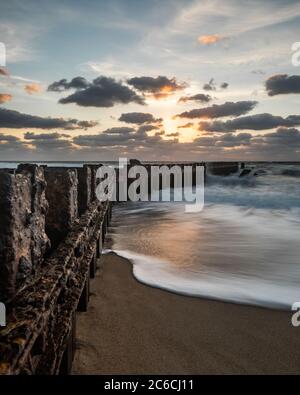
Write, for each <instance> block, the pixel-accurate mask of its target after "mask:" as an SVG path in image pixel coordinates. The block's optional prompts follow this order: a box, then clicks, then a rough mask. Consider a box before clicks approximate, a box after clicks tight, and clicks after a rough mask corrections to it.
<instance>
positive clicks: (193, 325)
mask: <svg viewBox="0 0 300 395" xmlns="http://www.w3.org/2000/svg"><path fill="white" fill-rule="evenodd" d="M102 259H103V260H102V263H101V268H100V269H99V270H98V272H97V276H96V278H95V279H94V280H92V281H91V298H90V304H89V310H88V312H87V313H78V314H77V351H76V355H75V360H74V365H73V374H287V373H295V374H300V352H299V350H300V327H298V328H294V327H293V326H292V325H291V313H290V312H282V311H275V310H269V309H263V308H257V307H249V306H242V305H234V304H230V303H222V302H215V301H209V300H205V299H200V298H192V297H186V296H181V295H177V294H175V293H171V292H166V291H163V290H160V289H156V288H151V287H149V286H146V285H143V284H141V283H139V282H138V281H136V280H135V278H134V277H133V275H132V266H131V263H130V262H128V261H127V260H125V259H123V258H120V257H118V256H116V255H115V254H108V255H105V256H104V257H103V258H102Z"/></svg>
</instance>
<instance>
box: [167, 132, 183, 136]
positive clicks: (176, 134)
mask: <svg viewBox="0 0 300 395" xmlns="http://www.w3.org/2000/svg"><path fill="white" fill-rule="evenodd" d="M166 136H167V137H179V136H180V133H178V132H174V133H168V134H166Z"/></svg>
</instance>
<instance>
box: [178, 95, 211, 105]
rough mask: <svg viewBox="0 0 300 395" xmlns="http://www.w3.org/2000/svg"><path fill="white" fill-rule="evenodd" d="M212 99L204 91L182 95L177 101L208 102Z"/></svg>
mask: <svg viewBox="0 0 300 395" xmlns="http://www.w3.org/2000/svg"><path fill="white" fill-rule="evenodd" d="M211 100H212V97H211V96H210V95H206V94H204V93H198V94H196V95H192V96H183V97H181V98H180V99H179V100H178V103H186V102H188V101H196V102H200V103H208V102H210V101H211Z"/></svg>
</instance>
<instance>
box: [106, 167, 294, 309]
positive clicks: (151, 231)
mask: <svg viewBox="0 0 300 395" xmlns="http://www.w3.org/2000/svg"><path fill="white" fill-rule="evenodd" d="M252 168H253V170H252V171H251V173H250V174H249V175H248V176H245V177H239V173H237V174H234V175H232V176H228V177H217V176H208V180H207V185H206V187H205V206H204V210H203V211H202V212H199V213H193V214H191V213H185V210H184V203H178V202H176V203H174V202H168V203H166V202H162V203H157V202H138V203H132V202H127V203H123V204H118V205H116V206H115V207H114V215H113V222H112V228H111V237H112V239H113V250H114V251H115V252H116V253H118V254H119V255H121V256H124V257H126V258H128V259H130V260H131V262H132V264H133V273H134V275H135V277H136V278H137V279H138V280H139V281H141V282H143V283H145V284H148V285H151V286H155V287H160V288H163V289H166V290H170V291H174V292H177V293H180V294H184V295H192V296H197V297H205V298H210V299H216V300H222V301H228V302H236V303H243V304H251V305H258V306H264V307H272V308H279V309H291V305H292V304H293V303H294V302H296V301H300V166H299V165H282V164H263V165H262V164H252Z"/></svg>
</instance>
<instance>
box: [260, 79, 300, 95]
mask: <svg viewBox="0 0 300 395" xmlns="http://www.w3.org/2000/svg"><path fill="white" fill-rule="evenodd" d="M265 87H266V91H267V92H268V95H269V96H275V95H281V94H288V93H300V75H291V76H288V75H287V74H277V75H274V76H273V77H270V78H268V79H267V80H266V82H265Z"/></svg>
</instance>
